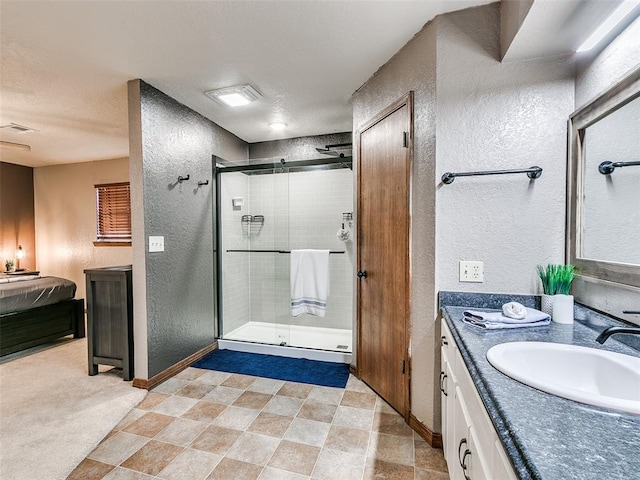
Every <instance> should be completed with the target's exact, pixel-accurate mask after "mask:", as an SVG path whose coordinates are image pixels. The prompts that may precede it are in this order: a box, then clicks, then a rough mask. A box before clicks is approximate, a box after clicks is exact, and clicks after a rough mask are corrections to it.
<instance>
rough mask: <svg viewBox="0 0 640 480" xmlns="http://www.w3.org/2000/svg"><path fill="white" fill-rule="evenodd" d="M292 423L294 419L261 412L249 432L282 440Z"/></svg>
mask: <svg viewBox="0 0 640 480" xmlns="http://www.w3.org/2000/svg"><path fill="white" fill-rule="evenodd" d="M292 421H293V418H292V417H286V416H284V415H276V414H275V413H268V412H260V414H259V415H258V416H257V417H256V419H255V420H254V421H253V423H252V424H251V425H250V426H249V428H248V429H247V431H249V432H254V433H261V434H263V435H269V436H270V437H276V438H282V436H283V435H284V433H285V432H286V431H287V429H288V428H289V425H291V422H292Z"/></svg>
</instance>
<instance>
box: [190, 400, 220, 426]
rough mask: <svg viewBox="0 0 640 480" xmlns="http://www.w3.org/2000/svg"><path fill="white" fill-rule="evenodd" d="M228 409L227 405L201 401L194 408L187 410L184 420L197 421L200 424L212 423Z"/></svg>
mask: <svg viewBox="0 0 640 480" xmlns="http://www.w3.org/2000/svg"><path fill="white" fill-rule="evenodd" d="M226 409H227V406H226V405H222V404H220V403H213V402H205V401H201V402H198V403H196V404H195V405H194V406H193V407H191V408H190V409H189V410H187V411H186V412H185V413H184V414H183V415H182V418H186V419H189V420H196V421H198V422H205V423H211V422H212V421H213V420H214V419H215V418H217V417H218V416H219V415H220V414H221V413H222V412H224V411H225V410H226Z"/></svg>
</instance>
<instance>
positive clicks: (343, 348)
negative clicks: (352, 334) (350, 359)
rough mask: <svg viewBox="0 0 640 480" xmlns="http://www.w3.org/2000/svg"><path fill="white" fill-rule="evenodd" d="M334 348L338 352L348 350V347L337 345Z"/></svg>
mask: <svg viewBox="0 0 640 480" xmlns="http://www.w3.org/2000/svg"><path fill="white" fill-rule="evenodd" d="M336 348H337V349H338V350H346V349H347V348H349V346H348V345H338V346H337V347H336Z"/></svg>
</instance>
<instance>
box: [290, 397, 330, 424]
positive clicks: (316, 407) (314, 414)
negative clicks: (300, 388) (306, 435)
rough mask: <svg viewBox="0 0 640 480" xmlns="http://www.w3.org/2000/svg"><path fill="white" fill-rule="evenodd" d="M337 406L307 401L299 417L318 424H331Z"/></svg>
mask: <svg viewBox="0 0 640 480" xmlns="http://www.w3.org/2000/svg"><path fill="white" fill-rule="evenodd" d="M337 408H338V406H337V405H328V404H326V403H317V402H310V401H309V400H307V401H305V402H304V404H303V405H302V408H301V409H300V411H299V412H298V415H297V416H298V417H300V418H306V419H308V420H316V421H318V422H325V423H331V422H332V421H333V416H334V415H335V413H336V409H337Z"/></svg>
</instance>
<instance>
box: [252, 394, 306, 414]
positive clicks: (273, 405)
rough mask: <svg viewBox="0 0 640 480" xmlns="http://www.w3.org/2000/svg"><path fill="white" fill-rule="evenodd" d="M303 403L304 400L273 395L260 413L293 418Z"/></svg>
mask: <svg viewBox="0 0 640 480" xmlns="http://www.w3.org/2000/svg"><path fill="white" fill-rule="evenodd" d="M303 403H304V400H301V399H299V398H292V397H283V396H280V395H275V396H274V397H273V398H272V399H271V400H269V403H267V404H266V405H265V406H264V409H263V410H262V411H263V412H268V413H275V414H276V415H285V416H289V417H295V416H296V415H297V414H298V411H299V410H300V407H302V404H303Z"/></svg>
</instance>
